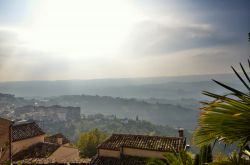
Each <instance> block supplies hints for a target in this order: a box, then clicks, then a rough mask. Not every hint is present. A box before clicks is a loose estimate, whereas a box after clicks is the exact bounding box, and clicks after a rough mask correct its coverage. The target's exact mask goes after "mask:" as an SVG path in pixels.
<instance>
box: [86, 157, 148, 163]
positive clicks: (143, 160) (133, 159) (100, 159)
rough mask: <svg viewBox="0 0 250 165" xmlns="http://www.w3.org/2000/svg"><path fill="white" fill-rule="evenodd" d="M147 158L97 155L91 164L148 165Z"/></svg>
mask: <svg viewBox="0 0 250 165" xmlns="http://www.w3.org/2000/svg"><path fill="white" fill-rule="evenodd" d="M146 163H147V158H140V157H132V156H126V157H123V158H120V159H118V158H112V157H100V156H99V157H95V158H94V159H93V160H92V161H91V163H90V164H91V165H146Z"/></svg>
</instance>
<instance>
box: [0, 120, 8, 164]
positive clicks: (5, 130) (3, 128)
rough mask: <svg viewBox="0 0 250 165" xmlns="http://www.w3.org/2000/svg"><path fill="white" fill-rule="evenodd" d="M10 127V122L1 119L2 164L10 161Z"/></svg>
mask: <svg viewBox="0 0 250 165" xmlns="http://www.w3.org/2000/svg"><path fill="white" fill-rule="evenodd" d="M10 125H11V121H10V120H7V119H3V118H0V164H2V162H4V161H6V160H10V139H11V138H10Z"/></svg>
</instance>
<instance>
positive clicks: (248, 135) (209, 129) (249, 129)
mask: <svg viewBox="0 0 250 165" xmlns="http://www.w3.org/2000/svg"><path fill="white" fill-rule="evenodd" d="M248 64H249V66H250V61H249V60H248ZM240 66H241V69H242V71H243V73H244V75H245V78H246V79H247V81H245V80H244V79H243V78H242V77H241V76H240V75H239V73H238V72H237V71H236V70H235V69H234V68H233V67H232V69H233V71H234V73H235V74H236V76H237V77H238V78H239V80H240V81H241V83H242V84H243V85H244V86H245V87H246V88H247V90H248V91H247V92H241V91H239V90H237V89H235V88H232V87H230V86H228V85H225V84H224V83H221V82H219V81H216V80H213V81H214V82H215V83H217V84H218V85H220V86H222V87H223V88H225V89H227V90H229V91H230V92H231V93H228V94H227V95H219V94H215V93H211V92H207V91H204V92H203V94H204V95H206V96H208V97H210V98H213V99H214V100H213V101H209V102H202V104H203V105H204V107H202V108H201V115H200V118H199V123H198V124H199V127H198V129H197V130H196V131H195V133H194V142H195V144H197V145H198V146H202V145H206V144H210V143H212V142H213V141H214V140H219V141H223V142H224V143H226V144H231V143H234V142H240V144H244V145H246V143H247V142H248V141H249V140H250V94H249V92H250V87H249V86H250V79H249V76H248V75H247V72H246V70H245V69H244V67H243V66H242V64H241V63H240Z"/></svg>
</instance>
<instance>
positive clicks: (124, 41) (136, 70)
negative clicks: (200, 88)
mask: <svg viewBox="0 0 250 165" xmlns="http://www.w3.org/2000/svg"><path fill="white" fill-rule="evenodd" d="M248 32H250V1H249V0H234V1H233V0H207V1H205V0H203V1H195V0H178V1H176V0H0V81H14V80H58V79H95V78H120V77H152V76H169V75H171V76H179V75H188V74H207V73H225V72H231V70H230V66H231V65H237V64H238V62H240V61H241V62H243V63H244V64H246V60H247V58H250V43H249V42H248V39H247V33H248Z"/></svg>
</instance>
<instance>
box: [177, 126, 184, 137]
mask: <svg viewBox="0 0 250 165" xmlns="http://www.w3.org/2000/svg"><path fill="white" fill-rule="evenodd" d="M178 132H179V137H182V138H184V129H183V128H180V129H179V131H178Z"/></svg>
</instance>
